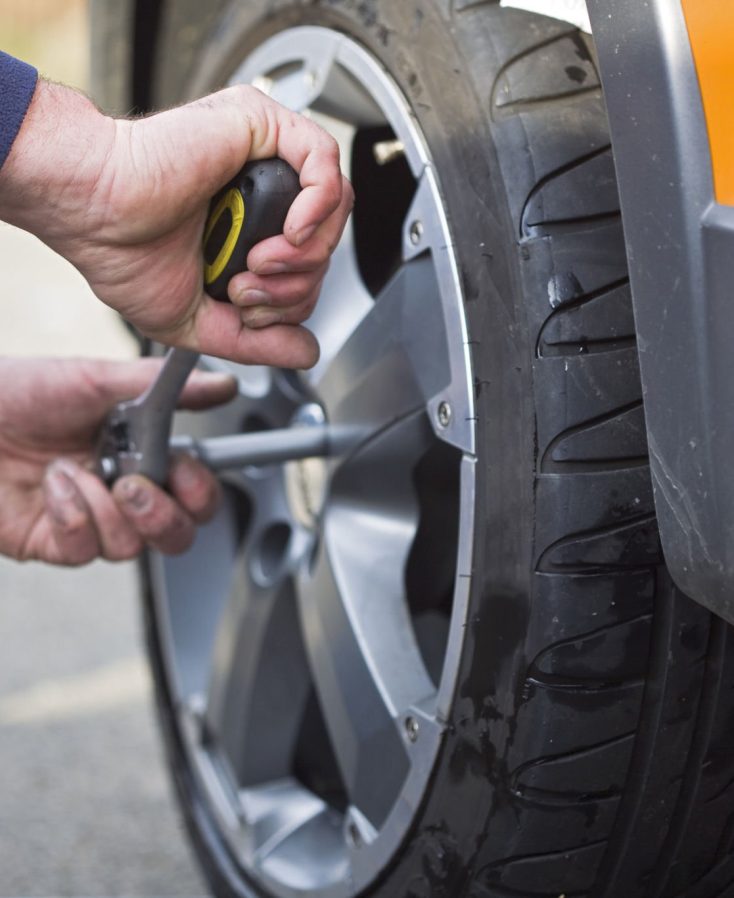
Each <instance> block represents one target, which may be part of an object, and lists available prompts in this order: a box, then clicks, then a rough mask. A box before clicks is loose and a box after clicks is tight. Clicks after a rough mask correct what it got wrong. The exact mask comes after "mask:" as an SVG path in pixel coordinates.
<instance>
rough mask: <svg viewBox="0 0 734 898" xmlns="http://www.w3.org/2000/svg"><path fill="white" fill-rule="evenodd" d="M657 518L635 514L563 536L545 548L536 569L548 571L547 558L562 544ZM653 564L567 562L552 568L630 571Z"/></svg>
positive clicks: (617, 530)
mask: <svg viewBox="0 0 734 898" xmlns="http://www.w3.org/2000/svg"><path fill="white" fill-rule="evenodd" d="M654 520H655V514H654V513H648V514H642V515H635V516H632V517H629V518H625V519H623V520H621V521H615V522H614V523H613V524H609V525H607V526H605V527H595V528H592V529H590V530H581V531H578V532H577V533H571V534H569V535H568V536H564V537H561V539H558V540H556V541H555V542H553V543H551V545H550V546H548V548H547V549H545V550H544V551H543V552H542V554H541V556H540V558H539V559H538V562H537V564H536V566H535V571H536V572H537V573H546V571H547V568H546V567H545V564H546V562H545V559H546V558H547V557H548V556H549V555H551V553H553V552H554V551H556V550H557V549H559V548H561V547H562V546H566V545H572V544H573V543H575V542H579V541H581V540H587V539H594V538H596V537H599V538H602V539H603V538H604V537H605V536H612V535H614V534H615V533H618V532H620V531H622V530H625V529H627V528H628V527H633V526H634V525H636V524H640V525H645V524H649V523H651V522H653V521H654ZM652 566H654V565H653V564H650V565H646V564H640V563H635V564H631V565H626V564H615V563H613V562H611V563H609V564H604V563H589V564H584V563H582V564H577V565H565V564H555V565H554V566H553V567H551V568H550V570H551V571H553V570H555V571H557V572H558V573H571V572H574V571H576V570H579V571H586V572H587V573H588V572H589V571H590V570H594V571H598V572H607V571H617V570H618V571H628V570H632V569H634V570H642V569H645V568H647V567H652Z"/></svg>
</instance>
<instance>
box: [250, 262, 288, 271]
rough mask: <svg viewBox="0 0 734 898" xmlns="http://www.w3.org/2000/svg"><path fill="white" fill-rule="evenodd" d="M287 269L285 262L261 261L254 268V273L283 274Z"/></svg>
mask: <svg viewBox="0 0 734 898" xmlns="http://www.w3.org/2000/svg"><path fill="white" fill-rule="evenodd" d="M286 271H288V266H287V265H286V264H285V262H263V263H262V264H261V265H258V267H257V268H256V269H255V274H284V273H285V272H286Z"/></svg>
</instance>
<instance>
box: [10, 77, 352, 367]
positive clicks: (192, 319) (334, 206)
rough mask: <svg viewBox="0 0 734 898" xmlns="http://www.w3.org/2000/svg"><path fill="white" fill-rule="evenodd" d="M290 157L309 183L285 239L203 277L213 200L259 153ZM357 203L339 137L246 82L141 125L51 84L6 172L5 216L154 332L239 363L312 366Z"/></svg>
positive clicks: (36, 102)
mask: <svg viewBox="0 0 734 898" xmlns="http://www.w3.org/2000/svg"><path fill="white" fill-rule="evenodd" d="M272 156H279V157H281V158H282V159H285V160H286V161H287V162H289V163H290V164H291V165H292V166H293V168H295V169H296V171H297V172H299V175H300V182H301V187H302V191H301V193H300V195H299V196H298V198H297V199H296V201H295V202H294V203H293V205H292V207H291V209H290V212H289V214H288V217H287V220H286V223H285V228H284V234H283V235H280V236H277V237H272V238H270V239H269V240H265V241H263V242H262V243H260V244H258V245H257V246H256V247H254V248H253V250H252V251H251V253H250V255H249V257H248V268H249V271H248V272H244V273H242V274H239V275H237V276H236V277H235V278H233V279H232V281H231V282H230V287H229V295H230V299H231V300H232V302H233V303H234V305H228V304H226V303H218V302H216V301H214V300H213V299H211V298H210V297H208V296H207V295H206V294H205V292H204V290H203V286H202V281H203V269H202V265H203V263H202V252H201V238H202V233H203V228H204V224H205V220H206V216H207V211H208V206H209V201H210V199H211V197H212V196H213V195H214V194H215V193H216V192H217V190H219V188H221V187H222V186H223V185H224V184H225V183H226V182H227V181H229V180H230V179H231V178H232V177H233V176H234V175H235V174H236V173H237V172H238V171H239V170H240V168H241V167H242V166H243V164H244V163H245V161H247V160H248V159H263V158H268V157H272ZM352 203H353V193H352V189H351V186H350V185H349V182H348V181H347V180H346V179H345V178H343V177H342V175H341V173H340V170H339V150H338V147H337V144H336V142H335V141H334V140H333V138H331V137H330V136H329V135H328V134H326V132H325V131H323V130H322V129H321V128H319V127H318V126H317V125H316V124H315V123H313V122H311V121H309V120H308V119H306V118H304V117H303V116H300V115H297V114H296V113H293V112H291V111H290V110H287V109H285V108H284V107H282V106H280V105H279V104H277V103H276V102H274V101H273V100H270V99H269V98H268V97H266V96H265V95H264V94H262V93H261V92H260V91H258V90H256V89H255V88H253V87H249V86H246V85H237V86H235V87H230V88H227V89H225V90H222V91H219V92H218V93H216V94H212V95H211V96H209V97H205V98H204V99H202V100H198V101H196V102H194V103H190V104H188V105H186V106H181V107H179V108H176V109H172V110H168V111H166V112H162V113H159V114H157V115H153V116H150V117H148V118H144V119H137V120H132V121H128V120H113V119H111V118H108V117H106V116H103V115H102V114H101V113H99V112H98V111H97V110H96V109H95V108H94V107H93V106H92V104H91V103H89V101H87V100H86V99H85V98H83V97H82V96H81V95H80V94H78V93H76V92H75V91H72V90H70V89H69V88H64V87H61V86H59V85H52V84H48V83H46V82H40V83H39V86H38V88H37V90H36V94H35V96H34V99H33V102H32V103H31V106H30V109H29V111H28V115H27V116H26V120H25V122H24V124H23V126H22V128H21V131H20V134H19V136H18V138H17V140H16V142H15V144H14V145H13V148H12V150H11V153H10V155H9V157H8V159H7V161H6V163H5V165H4V167H3V169H2V171H1V172H0V217H2V218H4V219H5V220H6V221H10V222H11V223H14V224H18V225H20V226H21V227H24V228H26V230H29V231H31V232H33V233H35V234H36V235H37V236H39V237H40V238H41V239H42V240H44V241H45V242H46V243H48V244H49V245H50V246H51V247H52V248H54V249H56V250H57V251H58V252H60V253H61V255H63V256H65V257H66V258H67V259H69V260H70V261H71V262H72V263H73V264H74V265H75V266H76V267H77V268H78V269H79V270H80V271H81V272H82V274H84V276H85V277H86V278H87V280H88V281H89V283H90V285H91V287H92V289H93V290H94V292H95V293H96V294H97V296H98V297H99V298H100V299H101V300H102V301H103V302H105V303H107V304H108V305H110V306H112V307H113V308H114V309H116V310H117V311H119V312H120V313H121V314H122V315H123V316H124V317H125V318H127V319H128V320H129V321H131V322H132V323H133V324H135V325H136V327H138V328H139V330H141V331H142V332H143V333H144V334H146V335H147V336H149V337H151V338H153V339H156V340H160V341H162V342H164V343H168V344H172V345H177V346H185V347H187V348H189V349H195V350H198V351H200V352H205V353H208V354H210V355H217V356H222V357H225V358H228V359H231V360H233V361H238V362H243V363H251V364H268V365H275V366H282V367H297V368H306V367H310V366H311V365H313V364H314V363H315V362H316V360H317V358H318V345H317V343H316V340H315V339H314V337H313V335H312V334H310V333H309V332H308V331H307V330H306V329H305V328H303V327H301V326H300V325H301V323H302V322H303V321H304V320H306V318H308V316H309V315H310V314H311V312H312V310H313V307H314V305H315V303H316V300H317V298H318V293H319V289H320V286H321V282H322V280H323V277H324V274H325V273H326V269H327V266H328V261H329V257H330V255H331V253H332V252H333V250H334V248H335V247H336V245H337V243H338V241H339V238H340V236H341V233H342V231H343V228H344V225H345V223H346V220H347V217H348V215H349V212H350V210H351V207H352Z"/></svg>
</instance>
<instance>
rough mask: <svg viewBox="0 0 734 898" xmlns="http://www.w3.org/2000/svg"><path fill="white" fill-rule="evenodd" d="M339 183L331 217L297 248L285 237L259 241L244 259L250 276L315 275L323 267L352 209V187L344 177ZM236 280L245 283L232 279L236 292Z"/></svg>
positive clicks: (241, 276)
mask: <svg viewBox="0 0 734 898" xmlns="http://www.w3.org/2000/svg"><path fill="white" fill-rule="evenodd" d="M342 182H343V190H342V192H341V198H340V201H339V204H338V206H337V208H336V209H335V210H334V214H333V215H331V216H330V217H329V218H328V219H327V220H326V221H324V222H323V223H322V224H321V225H320V226H319V227H318V228H316V230H315V231H314V232H313V233H312V234H311V236H310V237H309V238H308V240H306V241H304V242H302V243H300V244H298V245H297V246H295V245H294V244H293V243H292V241H290V240H289V239H287V235H286V236H282V235H281V236H277V237H271V238H269V239H268V240H263V241H261V242H260V243H258V244H257V245H256V246H254V247H253V248H252V249H251V250H250V254H249V255H248V257H247V267H248V269H249V273H250V274H251V275H261V276H267V275H274V274H285V273H288V272H294V271H314V270H317V269H319V268H321V267H323V266H324V265H325V264H326V263H327V262H328V260H329V258H330V256H331V254H332V253H333V252H334V250H335V249H336V247H337V244H338V243H339V240H340V239H341V236H342V233H343V232H344V228H345V226H346V223H347V219H348V218H349V214H350V212H351V211H352V208H353V206H354V191H353V190H352V185H351V184H350V183H349V181H348V180H347V179H346V178H344V177H342ZM296 202H297V200H296ZM294 206H295V203H294ZM291 208H293V206H292V207H291ZM238 279H241V280H242V281H245V280H246V278H245V277H244V276H243V275H238V276H237V278H233V279H232V280H233V282H235V283H234V284H232V283H230V287H232V286H234V287H235V290H236V289H237V286H238V283H237V281H238Z"/></svg>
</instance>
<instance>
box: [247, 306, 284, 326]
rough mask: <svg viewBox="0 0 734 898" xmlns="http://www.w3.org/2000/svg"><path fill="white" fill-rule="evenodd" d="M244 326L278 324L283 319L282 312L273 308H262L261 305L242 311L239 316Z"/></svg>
mask: <svg viewBox="0 0 734 898" xmlns="http://www.w3.org/2000/svg"><path fill="white" fill-rule="evenodd" d="M240 317H241V319H242V323H243V324H244V325H245V326H246V327H267V326H268V325H270V324H278V322H279V321H282V320H283V313H282V312H278V311H276V310H275V309H263V308H261V307H259V308H255V309H250V310H248V311H246V312H243V313H242V315H241V316H240Z"/></svg>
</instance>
